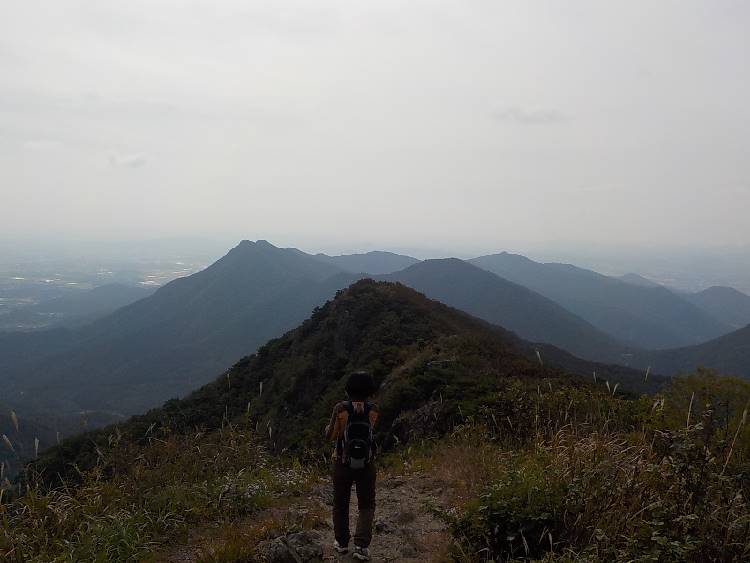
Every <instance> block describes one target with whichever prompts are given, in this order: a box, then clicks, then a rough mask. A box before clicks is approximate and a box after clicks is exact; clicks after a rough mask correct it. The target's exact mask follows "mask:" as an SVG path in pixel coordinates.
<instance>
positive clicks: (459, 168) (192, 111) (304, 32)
mask: <svg viewBox="0 0 750 563" xmlns="http://www.w3.org/2000/svg"><path fill="white" fill-rule="evenodd" d="M749 17H750V5H748V4H746V3H743V2H721V3H716V2H695V1H688V2H677V1H668V2H660V3H652V2H645V1H636V2H617V3H606V4H603V3H600V2H595V1H593V0H589V1H576V2H570V3H565V4H564V5H562V4H559V3H556V2H527V1H523V2H521V1H516V2H504V3H489V2H483V1H469V2H465V1H464V2H414V3H407V4H404V3H400V2H399V3H396V2H390V1H388V2H377V3H356V4H355V3H351V2H343V1H330V0H325V1H322V2H317V3H315V4H308V3H304V2H299V1H293V2H273V3H271V2H244V1H239V0H224V1H221V2H213V1H212V2H208V1H195V2H188V3H179V4H177V3H175V2H172V1H166V0H160V1H155V0H149V1H148V2H146V1H145V0H137V1H134V2H128V3H125V4H121V3H119V4H117V5H115V4H112V3H92V2H85V1H77V2H69V3H65V4H56V3H43V2H36V1H29V2H23V3H20V4H14V5H12V6H8V7H7V9H6V11H5V14H4V17H3V19H2V21H0V32H1V33H0V63H1V64H2V66H3V69H4V71H5V72H3V73H2V75H0V171H2V172H0V196H1V201H2V206H0V209H2V211H0V238H2V239H5V240H10V239H21V240H24V239H35V240H42V241H43V240H55V239H61V238H67V239H68V240H77V239H78V240H98V241H119V240H135V239H163V238H184V237H195V238H196V239H202V238H207V239H214V240H222V241H231V240H234V241H237V240H239V239H240V238H250V239H255V238H266V239H268V240H270V241H272V242H274V244H279V245H294V246H298V247H301V248H303V249H309V250H311V251H316V250H319V249H325V248H328V249H331V250H332V251H333V252H339V251H340V252H346V251H353V250H357V249H359V250H362V251H366V250H370V249H373V248H384V249H391V250H397V251H398V250H401V251H406V250H408V249H420V248H422V249H426V251H427V252H428V253H430V252H433V253H434V252H443V251H444V252H446V253H450V254H463V256H468V255H470V254H472V253H482V252H489V251H492V250H498V251H499V250H513V251H524V249H526V251H527V252H528V251H529V250H533V249H535V248H550V249H552V248H566V247H567V248H570V249H573V250H575V249H576V248H578V247H581V246H586V245H588V246H592V247H601V248H605V247H612V248H618V247H623V248H638V247H641V248H653V247H660V248H670V247H675V246H679V247H685V248H690V247H696V248H698V247H700V248H701V249H709V248H712V247H716V246H718V247H722V246H737V245H740V246H741V245H745V244H747V243H748V242H750V221H747V219H746V216H745V215H746V210H747V208H748V204H750V158H748V154H747V147H748V146H749V144H748V141H750V110H749V109H748V106H747V102H746V100H747V99H750V67H748V65H747V63H746V54H747V53H748V47H749V45H748V42H749V41H750V39H748V34H747V33H746V31H747V24H748V23H750V19H749ZM433 241H435V242H433ZM433 245H434V247H435V248H431V247H432V246H433ZM419 257H427V256H419Z"/></svg>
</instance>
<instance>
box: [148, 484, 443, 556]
mask: <svg viewBox="0 0 750 563" xmlns="http://www.w3.org/2000/svg"><path fill="white" fill-rule="evenodd" d="M442 496H443V495H442V490H441V486H440V483H439V482H438V481H437V480H434V479H431V478H429V477H427V476H425V475H422V474H412V475H408V476H401V475H390V474H387V473H385V474H384V473H380V474H379V475H378V485H377V508H376V511H375V526H374V528H375V530H374V537H373V541H372V545H371V546H370V555H371V560H372V561H374V562H378V563H380V562H390V561H403V562H405V563H410V562H417V561H419V562H429V561H432V562H438V561H445V560H446V557H445V554H446V552H447V546H448V542H449V539H450V538H449V533H448V531H447V530H446V526H445V524H444V523H443V522H442V521H440V520H439V519H438V518H437V517H436V516H435V514H434V513H433V511H432V509H433V508H436V507H439V506H440V505H441V497H442ZM332 498H333V497H332V492H331V485H330V481H328V480H326V481H323V480H321V482H320V483H316V484H315V485H314V486H313V487H312V491H311V492H310V493H308V494H307V495H305V496H301V497H295V498H292V499H289V500H290V503H289V504H288V505H286V506H283V507H276V508H272V509H269V510H267V511H263V513H259V514H258V515H255V516H252V517H249V518H248V519H247V520H246V521H244V522H243V523H242V524H241V526H247V527H250V526H252V525H253V524H254V523H257V522H258V521H260V520H265V521H267V522H268V521H274V522H276V523H277V524H281V523H282V522H283V523H284V524H285V525H288V524H289V522H307V524H306V525H305V526H304V527H305V528H306V529H309V530H313V531H315V532H316V533H317V534H318V535H319V536H320V537H321V539H322V543H323V548H324V557H323V558H324V560H325V561H340V562H352V561H355V560H354V559H353V558H352V556H351V553H349V554H346V555H339V554H337V553H335V552H334V551H333V540H334V536H333V528H332V525H331V518H330V511H331V504H332ZM356 518H357V500H356V493H355V492H354V489H353V490H352V504H351V509H350V520H351V524H350V525H351V529H352V532H353V531H354V529H355V527H356ZM235 526H237V525H235ZM214 535H215V534H214ZM207 541H211V542H213V544H214V545H216V543H217V539H216V537H214V538H211V539H209V535H207V534H202V533H200V532H198V533H197V534H196V535H195V536H194V538H193V539H192V540H191V542H190V544H189V545H185V546H180V547H178V548H175V549H173V550H172V551H171V552H170V553H168V554H166V555H164V556H163V557H158V558H157V559H156V561H163V562H167V563H193V562H196V561H198V560H199V555H200V553H201V552H202V550H203V549H204V547H205V543H206V542H207ZM218 541H219V542H220V541H222V540H218ZM350 547H351V545H350Z"/></svg>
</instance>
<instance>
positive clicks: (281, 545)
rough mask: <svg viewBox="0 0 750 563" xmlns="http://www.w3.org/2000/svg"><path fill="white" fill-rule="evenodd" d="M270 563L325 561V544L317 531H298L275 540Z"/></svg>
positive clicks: (270, 554) (319, 562)
mask: <svg viewBox="0 0 750 563" xmlns="http://www.w3.org/2000/svg"><path fill="white" fill-rule="evenodd" d="M268 561H269V563H323V544H322V543H321V539H320V536H319V535H318V534H317V533H315V532H297V533H295V534H289V535H287V536H281V537H278V538H276V539H275V540H273V542H272V543H271V547H270V548H269V550H268Z"/></svg>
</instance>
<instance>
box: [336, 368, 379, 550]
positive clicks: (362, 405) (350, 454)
mask: <svg viewBox="0 0 750 563" xmlns="http://www.w3.org/2000/svg"><path fill="white" fill-rule="evenodd" d="M374 392H375V381H374V380H373V378H372V376H371V375H370V374H369V373H367V372H363V371H358V372H354V373H352V374H351V375H350V376H349V378H348V379H347V382H346V394H347V396H348V400H347V401H342V402H340V403H338V404H336V406H335V407H334V409H333V414H332V415H331V421H330V422H329V423H328V426H326V430H325V432H326V438H327V439H329V440H335V441H336V447H335V450H334V454H333V530H334V534H335V536H336V540H335V541H334V543H333V548H334V550H335V551H336V552H337V553H341V554H343V553H346V552H347V551H348V550H349V539H350V533H349V500H350V498H351V494H352V484H355V485H356V486H357V506H358V508H359V515H358V517H357V530H356V532H355V533H354V551H353V552H352V557H354V558H355V559H359V560H360V561H369V559H370V549H369V547H370V541H371V540H372V523H373V519H374V517H375V474H376V469H375V460H374V443H373V433H372V429H373V428H374V427H375V422H376V421H377V419H378V407H377V405H374V404H372V403H368V402H367V399H368V397H370V396H371V395H372V394H373V393H374Z"/></svg>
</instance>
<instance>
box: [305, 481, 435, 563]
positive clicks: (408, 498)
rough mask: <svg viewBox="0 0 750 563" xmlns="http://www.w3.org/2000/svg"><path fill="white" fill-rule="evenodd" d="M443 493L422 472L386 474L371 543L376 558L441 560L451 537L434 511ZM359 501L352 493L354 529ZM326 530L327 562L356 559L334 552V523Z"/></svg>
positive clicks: (351, 510)
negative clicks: (403, 475) (417, 473)
mask: <svg viewBox="0 0 750 563" xmlns="http://www.w3.org/2000/svg"><path fill="white" fill-rule="evenodd" d="M440 493H441V491H440V490H439V489H437V488H436V483H435V482H434V481H432V480H429V479H427V478H425V477H424V476H422V475H412V476H409V477H401V476H388V475H385V476H384V478H383V479H381V480H380V482H379V484H378V492H377V508H376V511H375V532H374V537H373V541H372V545H371V546H370V552H371V557H372V561H377V562H380V561H405V562H411V561H439V560H440V559H441V556H442V555H444V553H445V549H446V546H447V543H448V540H449V538H448V533H447V531H446V527H445V524H444V523H443V522H441V521H440V520H438V519H437V518H436V517H435V515H434V514H433V513H432V511H431V509H432V508H436V507H438V506H439V497H440ZM326 500H328V499H326ZM319 502H320V501H319ZM356 502H357V501H356V495H355V494H354V493H352V505H351V509H350V526H351V529H352V530H354V529H355V527H356V517H357V504H356ZM325 508H326V509H327V510H330V505H328V504H327V503H326V507H325ZM322 533H323V537H324V546H325V549H326V552H325V559H326V560H327V561H353V559H352V558H351V555H345V556H338V555H337V554H335V553H334V552H333V549H332V546H333V539H334V537H333V529H332V528H331V527H330V524H329V525H328V526H326V528H325V529H324V530H323V531H322Z"/></svg>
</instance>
